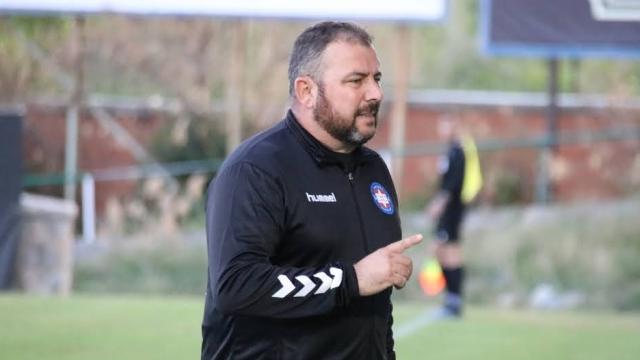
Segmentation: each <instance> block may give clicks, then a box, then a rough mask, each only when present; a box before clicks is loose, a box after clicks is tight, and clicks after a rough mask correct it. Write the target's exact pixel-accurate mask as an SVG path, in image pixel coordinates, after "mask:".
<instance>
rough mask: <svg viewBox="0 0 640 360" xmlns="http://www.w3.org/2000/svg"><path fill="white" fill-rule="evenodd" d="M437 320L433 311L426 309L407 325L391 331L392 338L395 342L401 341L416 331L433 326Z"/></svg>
mask: <svg viewBox="0 0 640 360" xmlns="http://www.w3.org/2000/svg"><path fill="white" fill-rule="evenodd" d="M437 320H438V316H434V312H433V310H432V309H427V310H425V311H423V312H422V314H420V315H419V316H418V317H416V318H414V319H413V320H411V321H409V322H408V323H404V324H402V325H400V326H398V328H397V329H395V330H394V331H393V337H394V338H395V339H396V340H399V339H402V338H403V337H406V336H409V335H412V334H413V333H415V332H416V331H418V330H420V329H422V328H425V327H427V326H429V325H431V324H433V323H434V322H436V321H437Z"/></svg>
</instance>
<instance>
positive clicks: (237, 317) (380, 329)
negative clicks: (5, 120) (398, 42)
mask: <svg viewBox="0 0 640 360" xmlns="http://www.w3.org/2000/svg"><path fill="white" fill-rule="evenodd" d="M380 77H381V73H380V70H379V62H378V59H377V56H376V53H375V51H374V49H373V47H372V45H371V38H370V37H369V35H368V34H367V33H366V32H365V31H364V30H362V29H361V28H359V27H357V26H356V25H353V24H349V23H336V22H324V23H320V24H317V25H315V26H313V27H310V28H308V29H307V30H305V31H304V32H303V33H302V34H301V35H300V36H299V37H298V39H297V40H296V42H295V44H294V49H293V52H292V55H291V59H290V63H289V92H290V98H291V102H292V104H291V109H290V110H289V111H288V113H287V114H286V116H285V118H284V119H283V120H282V121H281V122H279V123H277V124H276V125H275V126H273V127H272V128H270V129H268V130H266V131H264V132H262V133H260V134H258V135H255V136H253V137H252V138H250V139H248V140H247V141H245V142H244V143H243V144H241V145H240V146H239V148H238V149H237V150H236V151H234V152H233V153H232V154H231V155H230V156H229V157H228V158H227V159H226V160H225V162H224V164H223V166H222V167H221V169H220V171H219V172H218V174H217V176H216V178H215V179H214V180H213V181H212V182H211V184H210V186H209V190H208V195H207V204H206V224H207V245H208V260H209V265H208V284H207V291H206V300H205V311H204V320H203V324H202V337H203V339H202V359H234V360H238V359H312V360H316V359H393V358H395V353H394V343H393V335H392V332H391V325H392V306H391V301H390V295H391V286H395V287H396V288H401V287H403V286H404V285H405V283H406V281H407V280H408V278H409V276H410V275H411V271H412V263H411V260H410V258H408V257H407V256H405V255H403V251H404V250H406V249H407V248H408V247H410V246H413V245H415V244H417V243H418V242H420V241H421V239H422V236H421V235H414V236H411V237H407V238H405V239H402V240H400V239H401V229H400V220H399V216H398V199H397V196H396V193H395V189H394V186H393V182H392V180H391V177H390V175H389V172H388V170H387V168H386V166H385V164H384V162H383V161H382V160H381V158H380V157H379V156H378V154H377V153H376V152H374V151H372V150H370V149H368V148H366V147H364V146H362V144H364V143H365V142H366V141H368V140H369V139H370V138H371V137H372V136H373V135H374V134H375V130H376V125H377V112H378V108H379V105H380V102H381V100H382V90H381V87H380Z"/></svg>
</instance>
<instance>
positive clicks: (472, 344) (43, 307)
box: [0, 294, 640, 360]
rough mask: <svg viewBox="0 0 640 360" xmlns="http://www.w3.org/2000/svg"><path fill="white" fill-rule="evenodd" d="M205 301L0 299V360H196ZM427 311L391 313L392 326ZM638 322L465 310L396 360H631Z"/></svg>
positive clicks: (402, 347)
mask: <svg viewBox="0 0 640 360" xmlns="http://www.w3.org/2000/svg"><path fill="white" fill-rule="evenodd" d="M202 306H203V304H202V299H200V298H185V297H159V296H154V297H141V296H81V295H75V296H73V297H71V298H68V299H59V298H43V297H26V296H22V295H15V294H10V295H6V294H5V295H0V359H11V360H27V359H49V360H54V359H65V360H67V359H69V360H72V359H83V360H84V359H92V360H100V359H119V360H126V359H136V360H140V359H145V360H149V359H196V358H198V356H199V348H200V330H199V323H200V318H201V314H202ZM424 311H425V307H424V306H421V305H416V304H397V303H396V305H395V312H394V315H395V319H396V326H397V327H402V326H403V325H406V324H408V323H409V322H412V321H415V319H416V318H418V317H419V315H420V314H421V313H423V312H424ZM638 339H640V314H637V313H635V314H619V313H588V312H532V311H500V310H495V309H484V308H482V309H481V308H470V309H468V311H467V313H466V318H465V319H464V320H463V321H448V322H437V323H431V324H429V325H427V326H425V327H422V328H420V329H418V330H417V331H416V332H414V333H410V334H406V335H404V336H403V337H401V338H399V339H397V340H396V350H397V353H398V356H399V359H403V360H404V359H438V360H443V359H491V360H499V359H509V360H521V359H535V360H539V359H546V360H548V359H563V360H566V359H581V360H582V359H616V360H624V359H638V356H640V355H639V354H640V342H639V341H638Z"/></svg>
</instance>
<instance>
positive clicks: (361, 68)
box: [322, 41, 380, 74]
mask: <svg viewBox="0 0 640 360" xmlns="http://www.w3.org/2000/svg"><path fill="white" fill-rule="evenodd" d="M322 64H323V65H324V66H325V70H329V68H335V69H333V70H340V71H341V72H343V73H351V72H359V73H362V72H364V73H367V74H369V73H377V72H379V67H380V62H379V61H378V56H377V54H376V51H375V49H374V48H373V47H372V46H368V45H363V44H361V43H359V42H356V41H334V42H332V43H330V44H329V45H327V48H326V49H325V51H324V52H323V59H322Z"/></svg>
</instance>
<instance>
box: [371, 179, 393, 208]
mask: <svg viewBox="0 0 640 360" xmlns="http://www.w3.org/2000/svg"><path fill="white" fill-rule="evenodd" d="M371 197H373V203H374V204H376V206H377V207H378V209H380V211H382V212H383V213H385V214H387V215H393V211H394V209H393V200H392V199H391V196H389V192H388V191H387V189H385V188H384V186H382V185H380V184H379V183H377V182H373V183H371Z"/></svg>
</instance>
